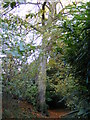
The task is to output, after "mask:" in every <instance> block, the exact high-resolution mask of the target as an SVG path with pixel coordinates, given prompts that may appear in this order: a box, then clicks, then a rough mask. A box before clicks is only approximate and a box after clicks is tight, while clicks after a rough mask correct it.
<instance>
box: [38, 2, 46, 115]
mask: <svg viewBox="0 0 90 120" xmlns="http://www.w3.org/2000/svg"><path fill="white" fill-rule="evenodd" d="M45 5H46V2H44V3H43V6H42V10H43V14H42V27H44V25H45V24H44V22H45V15H44V11H45ZM41 49H42V55H41V56H40V59H39V62H40V67H39V75H38V82H37V84H38V102H37V104H38V107H39V110H40V111H41V112H42V114H45V115H47V114H48V112H47V106H46V99H45V98H46V97H45V94H46V60H47V58H46V53H45V41H44V39H42V48H41Z"/></svg>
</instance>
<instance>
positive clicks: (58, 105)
mask: <svg viewBox="0 0 90 120" xmlns="http://www.w3.org/2000/svg"><path fill="white" fill-rule="evenodd" d="M59 100H60V97H58V96H53V97H52V100H51V101H47V104H48V106H49V108H50V109H62V108H67V106H66V105H65V101H62V102H59Z"/></svg>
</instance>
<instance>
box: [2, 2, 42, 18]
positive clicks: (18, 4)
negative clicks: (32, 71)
mask: <svg viewBox="0 0 90 120" xmlns="http://www.w3.org/2000/svg"><path fill="white" fill-rule="evenodd" d="M26 4H31V5H40V4H41V3H38V2H37V3H32V2H27V3H17V4H16V6H15V7H14V8H16V7H18V6H20V5H26ZM41 5H42V4H41ZM14 8H11V9H10V10H8V11H6V12H5V13H3V14H2V16H3V15H6V14H8V13H9V12H11V11H12V10H13V9H14Z"/></svg>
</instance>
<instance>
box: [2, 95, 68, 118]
mask: <svg viewBox="0 0 90 120" xmlns="http://www.w3.org/2000/svg"><path fill="white" fill-rule="evenodd" d="M48 112H49V117H46V116H42V114H41V113H40V112H37V111H36V110H35V108H34V107H33V106H32V105H31V104H30V103H28V102H27V101H21V100H17V99H12V98H11V97H10V96H9V97H8V96H6V95H5V96H4V97H3V107H2V113H3V114H2V117H3V119H6V118H26V119H27V118H29V119H30V118H41V119H42V118H48V119H50V118H54V120H57V119H58V118H61V117H62V116H64V115H66V114H67V113H69V112H70V111H69V110H67V109H49V110H48Z"/></svg>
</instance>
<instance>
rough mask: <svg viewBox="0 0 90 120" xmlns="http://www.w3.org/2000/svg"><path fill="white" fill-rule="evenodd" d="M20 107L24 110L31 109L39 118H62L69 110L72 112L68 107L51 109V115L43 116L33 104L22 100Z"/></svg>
mask: <svg viewBox="0 0 90 120" xmlns="http://www.w3.org/2000/svg"><path fill="white" fill-rule="evenodd" d="M19 105H20V108H21V109H22V110H24V111H28V110H30V111H31V112H32V114H33V115H35V116H36V117H37V118H60V117H62V116H64V115H66V114H67V113H68V112H70V111H69V110H67V109H49V110H48V112H49V117H45V116H42V115H41V113H40V112H37V111H35V110H34V109H33V106H32V105H31V104H29V103H27V101H20V103H19Z"/></svg>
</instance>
